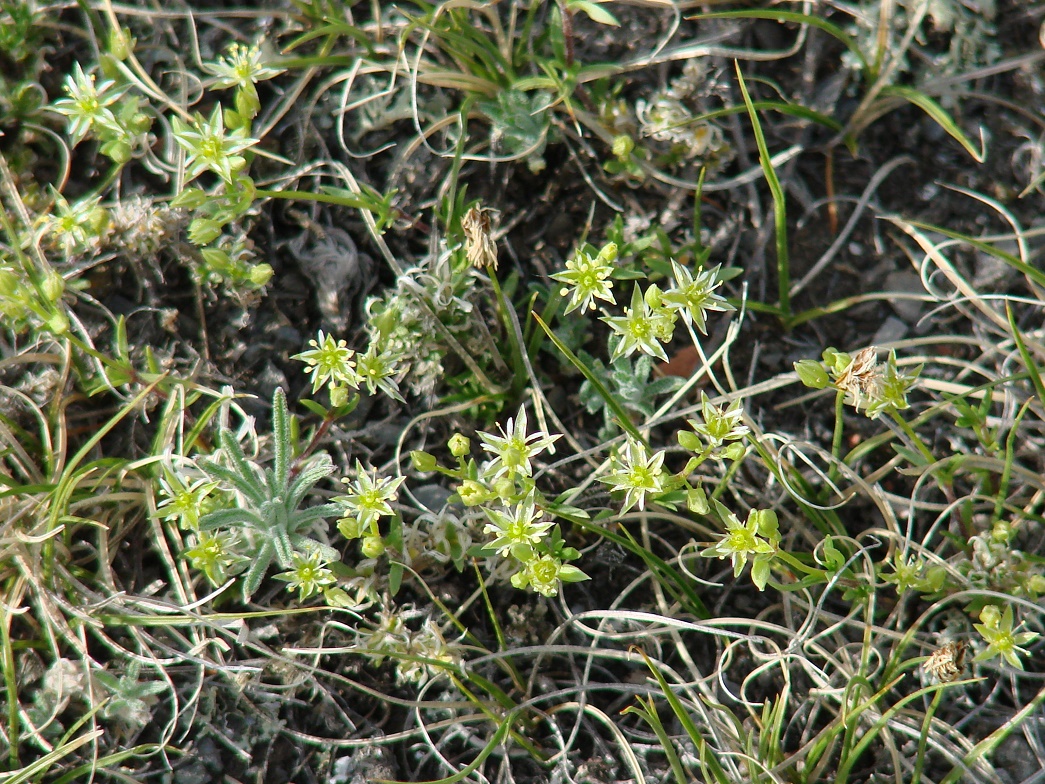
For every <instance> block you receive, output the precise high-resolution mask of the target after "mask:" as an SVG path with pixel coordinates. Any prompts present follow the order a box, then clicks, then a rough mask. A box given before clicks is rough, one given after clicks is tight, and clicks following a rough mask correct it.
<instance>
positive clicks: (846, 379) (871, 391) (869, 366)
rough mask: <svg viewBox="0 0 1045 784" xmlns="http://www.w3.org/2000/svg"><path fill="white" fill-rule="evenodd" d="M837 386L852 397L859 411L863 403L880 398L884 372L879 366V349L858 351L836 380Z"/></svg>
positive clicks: (868, 348)
mask: <svg viewBox="0 0 1045 784" xmlns="http://www.w3.org/2000/svg"><path fill="white" fill-rule="evenodd" d="M835 386H837V387H838V388H839V389H840V390H842V391H843V392H846V393H848V394H849V395H851V396H852V398H853V400H854V401H855V405H856V407H857V408H858V409H859V407H860V403H861V401H866V400H867V399H869V398H870V399H871V400H876V399H878V398H880V397H881V396H882V395H881V389H882V370H881V368H880V367H879V366H878V349H877V348H876V347H875V346H868V347H867V348H865V349H861V350H860V351H858V352H857V354H856V356H854V357H853V360H852V362H850V363H849V364H848V365H847V366H846V368H845V369H844V370H843V371H842V372H841V373H840V374H839V376H838V378H837V379H836V380H835Z"/></svg>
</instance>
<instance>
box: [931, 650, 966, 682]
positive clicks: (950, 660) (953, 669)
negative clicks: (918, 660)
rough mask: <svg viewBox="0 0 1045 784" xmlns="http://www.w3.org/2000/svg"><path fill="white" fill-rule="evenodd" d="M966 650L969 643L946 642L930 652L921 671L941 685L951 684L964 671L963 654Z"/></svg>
mask: <svg viewBox="0 0 1045 784" xmlns="http://www.w3.org/2000/svg"><path fill="white" fill-rule="evenodd" d="M968 650H969V643H967V642H965V640H954V641H951V642H948V643H946V644H945V645H943V646H942V647H940V648H937V649H936V650H935V651H933V652H932V655H930V656H929V658H928V659H926V660H925V664H923V665H922V669H924V670H925V671H926V672H927V673H929V674H930V675H932V676H933V677H935V678H936V679H937V680H939V681H941V682H943V683H953V682H954V681H956V680H958V679H959V678H960V677H961V676H962V672H964V670H965V654H966V653H967V652H968Z"/></svg>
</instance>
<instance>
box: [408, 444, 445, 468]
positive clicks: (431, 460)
mask: <svg viewBox="0 0 1045 784" xmlns="http://www.w3.org/2000/svg"><path fill="white" fill-rule="evenodd" d="M410 462H411V463H413V466H414V469H415V470H417V471H420V472H421V473H423V474H427V473H428V472H429V471H434V470H435V469H436V468H437V467H438V466H439V461H438V460H436V459H435V455H430V454H428V453H427V452H422V451H421V450H419V449H417V450H414V451H413V452H411V453H410Z"/></svg>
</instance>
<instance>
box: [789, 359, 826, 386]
mask: <svg viewBox="0 0 1045 784" xmlns="http://www.w3.org/2000/svg"><path fill="white" fill-rule="evenodd" d="M795 372H796V373H798V380H799V381H801V382H802V383H803V384H805V385H806V386H807V387H811V388H812V389H825V388H826V387H827V385H828V384H829V383H830V382H831V379H830V377H829V376H828V375H827V371H826V370H824V366H823V365H822V364H820V363H819V362H817V361H816V360H815V359H803V360H802V361H801V362H796V363H795Z"/></svg>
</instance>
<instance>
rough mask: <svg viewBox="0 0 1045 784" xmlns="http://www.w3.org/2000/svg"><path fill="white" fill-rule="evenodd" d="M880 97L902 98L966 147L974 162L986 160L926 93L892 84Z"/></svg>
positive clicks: (884, 88)
mask: <svg viewBox="0 0 1045 784" xmlns="http://www.w3.org/2000/svg"><path fill="white" fill-rule="evenodd" d="M880 95H882V96H893V97H896V98H902V99H903V100H905V101H907V102H908V103H911V104H914V105H915V106H917V107H918V108H919V109H921V110H922V111H923V112H925V113H926V114H927V115H929V116H930V117H932V119H933V120H934V121H935V122H936V124H937V125H939V126H940V127H941V128H943V129H944V130H945V131H947V133H948V134H950V136H951V138H953V139H954V140H955V141H956V142H958V144H960V145H961V146H962V147H964V148H965V151H966V152H967V153H969V155H971V156H972V159H973V160H974V161H976V162H977V163H983V161H984V158H985V156H984V153H983V152H982V151H980V150H977V149H976V146H975V145H974V144H973V143H972V141H970V140H969V137H968V136H966V135H965V134H964V133H963V132H962V129H961V128H959V127H958V123H956V122H955V121H954V120H953V119H952V118H951V115H949V114H948V113H947V110H946V109H944V108H943V107H942V106H940V104H938V103H936V101H934V100H933V99H932V98H930V97H929V96H928V95H926V94H925V93H923V92H921V91H919V90H915V89H914V88H912V87H905V86H904V85H899V84H892V85H887V86H886V87H883V88H882V92H881V93H880Z"/></svg>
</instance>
